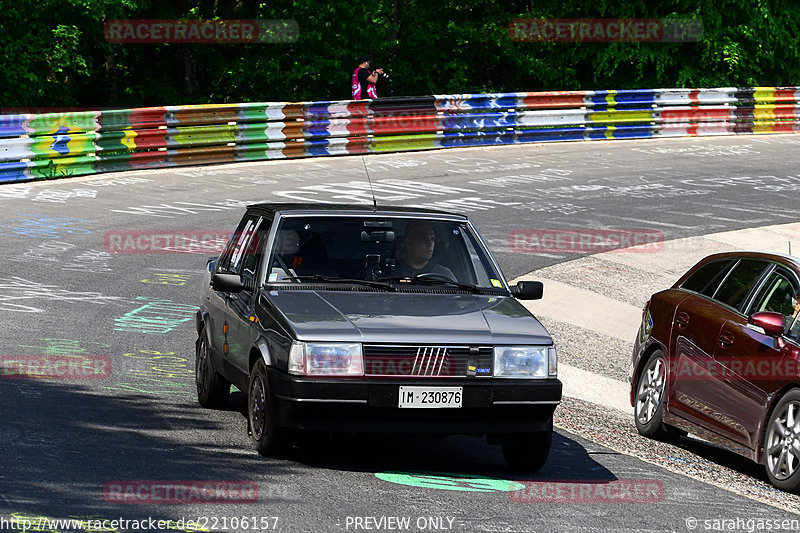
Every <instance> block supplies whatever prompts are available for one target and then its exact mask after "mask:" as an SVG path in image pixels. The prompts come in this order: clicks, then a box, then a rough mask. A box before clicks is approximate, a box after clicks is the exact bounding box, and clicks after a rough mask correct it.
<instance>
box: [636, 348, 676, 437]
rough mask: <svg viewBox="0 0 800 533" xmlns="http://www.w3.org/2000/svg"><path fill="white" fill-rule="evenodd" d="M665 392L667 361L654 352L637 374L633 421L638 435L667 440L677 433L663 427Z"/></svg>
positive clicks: (661, 353)
mask: <svg viewBox="0 0 800 533" xmlns="http://www.w3.org/2000/svg"><path fill="white" fill-rule="evenodd" d="M666 390H667V360H666V358H665V357H664V352H662V351H661V350H656V351H655V352H653V355H651V356H650V359H648V360H647V364H646V365H645V367H644V368H643V369H642V372H641V373H640V374H639V379H638V381H637V383H636V405H635V407H634V420H635V422H636V430H637V431H638V432H639V434H640V435H643V436H645V437H649V438H651V439H669V438H672V437H674V436H675V435H676V434H677V432H676V431H675V430H672V428H669V427H667V426H665V425H664V421H663V418H662V416H663V413H664V396H665V393H666Z"/></svg>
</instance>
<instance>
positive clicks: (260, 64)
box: [0, 0, 800, 108]
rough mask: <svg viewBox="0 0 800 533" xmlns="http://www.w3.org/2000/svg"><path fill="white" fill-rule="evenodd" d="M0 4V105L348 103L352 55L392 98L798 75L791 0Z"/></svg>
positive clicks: (787, 81) (799, 48)
mask: <svg viewBox="0 0 800 533" xmlns="http://www.w3.org/2000/svg"><path fill="white" fill-rule="evenodd" d="M4 4H6V5H4V6H3V8H2V9H0V32H1V33H2V35H3V46H2V47H0V64H1V65H2V67H3V68H2V70H0V105H2V107H3V108H8V107H23V106H30V107H34V106H40V107H63V106H80V107H84V108H104V107H142V106H148V105H174V104H189V103H215V102H255V101H302V100H339V99H347V98H349V94H350V76H351V74H352V71H353V69H354V67H355V59H356V58H357V57H358V56H360V55H362V54H363V53H371V54H372V55H373V57H374V58H375V63H374V64H375V66H382V67H384V68H385V69H386V70H387V71H389V72H390V73H391V74H392V82H391V85H390V86H389V85H386V83H385V82H382V83H381V84H380V85H379V94H380V95H381V96H389V95H390V94H391V93H393V94H394V95H396V96H400V95H422V94H441V93H481V92H506V91H541V90H574V89H625V88H638V87H719V86H755V85H761V86H764V85H767V86H769V85H797V84H800V32H798V31H797V28H800V4H797V3H796V2H793V1H791V0H741V1H737V0H725V1H713V0H692V1H689V0H667V1H663V2H649V1H647V0H615V1H612V0H576V1H575V2H571V3H568V4H565V3H564V2H563V1H562V0H537V1H536V2H528V1H521V0H520V1H515V0H493V1H492V0H437V1H430V0H427V1H422V0H406V1H401V0H377V1H373V2H368V3H367V2H325V1H321V0H302V1H301V0H276V1H271V2H266V1H259V0H217V1H214V2H212V1H210V0H177V1H175V2H161V1H158V0H20V1H17V2H5V3H4ZM616 17H623V18H692V19H694V20H697V21H700V22H701V23H702V25H703V30H704V31H703V35H702V37H701V38H700V39H699V40H698V41H697V42H675V43H647V42H638V43H636V42H633V43H631V42H613V43H597V42H585V43H554V42H543V43H532V42H516V41H514V40H512V39H511V36H510V34H509V23H510V22H511V21H512V20H514V19H518V18H616ZM181 18H187V19H197V18H201V19H291V20H295V21H296V22H297V24H298V25H299V28H300V32H299V36H298V39H297V40H296V42H293V43H274V44H178V43H163V44H132V43H131V44H123V43H109V42H107V41H106V40H105V37H104V34H103V24H104V23H105V22H106V21H109V20H115V19H181Z"/></svg>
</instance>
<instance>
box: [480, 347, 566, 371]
mask: <svg viewBox="0 0 800 533" xmlns="http://www.w3.org/2000/svg"><path fill="white" fill-rule="evenodd" d="M557 372H558V362H557V358H556V350H555V347H553V346H495V348H494V375H495V377H499V378H529V379H530V378H539V379H541V378H547V377H555V376H556V374H557Z"/></svg>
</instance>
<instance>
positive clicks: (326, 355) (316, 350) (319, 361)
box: [289, 342, 364, 376]
mask: <svg viewBox="0 0 800 533" xmlns="http://www.w3.org/2000/svg"><path fill="white" fill-rule="evenodd" d="M289 373H290V374H297V375H300V376H363V375H364V357H363V355H362V352H361V344H358V343H339V342H335V343H334V342H331V343H324V342H295V343H294V344H292V347H291V349H290V350H289Z"/></svg>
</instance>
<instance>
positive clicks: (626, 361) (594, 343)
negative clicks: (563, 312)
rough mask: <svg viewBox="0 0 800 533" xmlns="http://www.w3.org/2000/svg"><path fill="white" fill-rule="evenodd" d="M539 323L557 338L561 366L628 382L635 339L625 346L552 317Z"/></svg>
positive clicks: (610, 338) (621, 342)
mask: <svg viewBox="0 0 800 533" xmlns="http://www.w3.org/2000/svg"><path fill="white" fill-rule="evenodd" d="M539 321H540V322H541V323H542V324H543V325H544V327H546V328H547V331H549V332H550V335H551V336H552V337H553V341H554V342H555V345H556V350H557V351H558V360H559V361H560V362H562V363H566V364H568V365H572V366H575V367H578V368H580V369H581V370H587V371H589V372H594V373H595V374H600V375H601V376H606V377H609V378H612V379H616V380H618V381H623V382H625V383H627V382H628V365H630V362H631V354H632V353H633V336H631V342H625V341H622V340H619V339H615V338H614V337H608V336H606V335H602V334H600V333H595V332H594V331H589V330H587V329H583V328H580V327H578V326H573V325H572V324H567V323H564V322H560V321H558V320H555V319H552V318H548V317H539Z"/></svg>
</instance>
